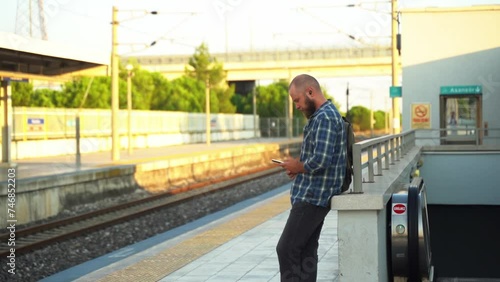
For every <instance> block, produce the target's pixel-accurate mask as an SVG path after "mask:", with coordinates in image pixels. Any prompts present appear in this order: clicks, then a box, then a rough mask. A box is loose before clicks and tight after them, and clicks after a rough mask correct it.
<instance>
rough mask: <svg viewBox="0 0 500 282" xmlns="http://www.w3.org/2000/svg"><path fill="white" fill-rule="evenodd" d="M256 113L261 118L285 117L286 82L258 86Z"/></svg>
mask: <svg viewBox="0 0 500 282" xmlns="http://www.w3.org/2000/svg"><path fill="white" fill-rule="evenodd" d="M256 92H257V114H258V115H259V116H260V117H261V118H266V117H286V107H287V99H288V83H287V82H285V81H280V82H275V83H272V84H269V85H267V86H258V87H257V89H256Z"/></svg>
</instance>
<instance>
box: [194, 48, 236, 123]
mask: <svg viewBox="0 0 500 282" xmlns="http://www.w3.org/2000/svg"><path fill="white" fill-rule="evenodd" d="M189 66H190V67H186V69H185V72H186V75H187V76H188V77H191V78H195V79H196V80H198V81H201V82H203V83H205V84H206V83H207V82H208V87H210V111H211V112H213V113H218V112H222V113H235V112H236V107H235V106H234V105H233V104H232V97H233V96H234V88H233V87H228V85H227V81H226V76H225V73H224V69H223V66H222V64H221V63H219V62H217V59H215V58H213V57H210V53H209V51H208V47H207V46H206V45H205V43H202V44H201V45H200V46H199V47H197V48H196V51H195V53H194V55H193V56H192V57H191V58H189ZM205 87H207V85H206V86H205Z"/></svg>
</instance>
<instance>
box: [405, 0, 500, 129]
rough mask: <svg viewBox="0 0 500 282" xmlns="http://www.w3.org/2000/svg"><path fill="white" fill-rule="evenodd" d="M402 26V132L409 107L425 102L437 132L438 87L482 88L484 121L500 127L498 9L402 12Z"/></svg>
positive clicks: (496, 7)
mask: <svg viewBox="0 0 500 282" xmlns="http://www.w3.org/2000/svg"><path fill="white" fill-rule="evenodd" d="M401 21H402V24H401V36H402V51H401V62H402V67H403V73H402V85H403V109H402V110H403V130H409V129H411V128H410V127H411V120H410V117H411V104H413V103H430V104H431V127H432V128H439V127H440V123H439V94H440V86H451V85H482V87H483V98H482V99H483V117H482V119H483V122H488V123H489V127H490V128H500V118H499V115H498V109H499V108H500V36H499V34H500V7H498V6H477V7H472V8H453V9H425V10H403V11H402V17H401ZM496 134H500V133H498V132H497V133H496Z"/></svg>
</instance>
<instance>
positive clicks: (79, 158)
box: [75, 109, 82, 168]
mask: <svg viewBox="0 0 500 282" xmlns="http://www.w3.org/2000/svg"><path fill="white" fill-rule="evenodd" d="M75 130H76V167H77V168H79V167H80V166H81V165H82V155H81V152H80V109H78V112H77V113H76V118H75Z"/></svg>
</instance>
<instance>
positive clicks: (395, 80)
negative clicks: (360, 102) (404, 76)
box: [391, 0, 401, 134]
mask: <svg viewBox="0 0 500 282" xmlns="http://www.w3.org/2000/svg"><path fill="white" fill-rule="evenodd" d="M391 10H392V11H391V23H392V36H391V38H392V40H391V41H392V44H391V45H392V86H398V85H399V74H398V49H397V36H396V35H397V33H398V25H399V22H398V19H397V0H392V1H391ZM399 103H400V98H397V97H394V98H392V118H393V121H392V129H393V132H392V133H393V134H398V133H400V132H401V127H400V123H401V121H400V120H399V116H400V114H399V113H400V109H399Z"/></svg>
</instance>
